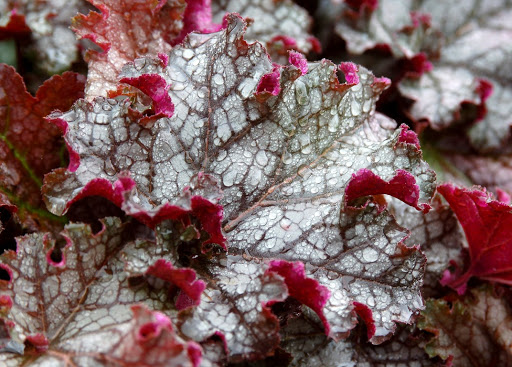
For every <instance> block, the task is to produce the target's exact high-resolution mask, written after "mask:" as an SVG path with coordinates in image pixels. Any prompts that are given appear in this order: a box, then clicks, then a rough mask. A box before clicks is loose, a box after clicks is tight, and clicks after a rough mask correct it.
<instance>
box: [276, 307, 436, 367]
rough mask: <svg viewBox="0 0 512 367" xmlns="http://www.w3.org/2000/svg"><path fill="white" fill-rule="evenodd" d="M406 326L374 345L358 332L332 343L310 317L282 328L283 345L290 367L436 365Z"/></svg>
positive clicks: (417, 338) (400, 366)
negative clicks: (290, 360)
mask: <svg viewBox="0 0 512 367" xmlns="http://www.w3.org/2000/svg"><path fill="white" fill-rule="evenodd" d="M412 331H413V330H412V329H411V328H410V327H404V326H402V327H400V329H399V330H398V331H397V332H396V334H395V335H394V336H393V338H392V339H390V340H388V341H386V342H385V343H383V344H381V345H378V346H375V345H372V344H370V343H368V342H367V341H366V340H365V338H364V336H363V335H360V334H362V333H361V332H359V333H354V335H351V336H350V338H348V339H346V340H342V341H339V342H334V341H332V340H329V339H328V338H326V337H325V335H323V333H322V328H321V327H320V325H319V324H318V322H317V320H314V318H311V317H305V318H302V317H301V318H299V319H296V320H292V321H291V322H290V323H289V324H288V325H287V326H286V327H285V328H284V329H283V331H282V340H283V341H282V345H283V348H284V349H285V350H286V351H287V352H288V353H290V354H291V355H292V356H293V361H292V362H291V364H290V366H294V367H300V366H304V367H309V366H325V367H338V366H344V365H347V366H376V367H377V366H378V367H406V366H407V367H408V366H410V367H414V366H437V365H438V364H437V363H436V362H435V361H434V360H431V359H429V357H428V355H427V354H426V353H425V351H424V350H423V348H421V346H420V343H421V342H423V341H424V340H422V339H421V338H419V337H415V336H414V335H412Z"/></svg>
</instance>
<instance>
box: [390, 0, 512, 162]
mask: <svg viewBox="0 0 512 367" xmlns="http://www.w3.org/2000/svg"><path fill="white" fill-rule="evenodd" d="M421 8H422V9H423V10H425V11H427V12H429V13H431V14H432V23H433V25H435V26H439V27H440V28H441V29H442V31H443V33H444V38H445V45H444V48H443V50H442V53H441V57H440V58H439V60H438V61H436V62H434V69H433V70H432V72H429V73H425V74H423V75H422V76H421V77H420V78H419V79H418V80H413V79H410V80H407V81H403V82H402V83H401V84H400V86H399V88H400V90H401V92H402V93H404V94H405V95H406V96H408V97H410V98H412V99H414V100H415V104H414V106H413V107H412V110H411V113H412V115H413V116H414V118H416V119H422V118H426V119H428V120H429V121H430V122H431V126H433V127H434V128H436V129H441V128H444V127H446V126H448V125H450V124H451V123H452V122H453V121H454V120H457V116H456V115H455V114H457V113H458V110H459V109H460V104H461V103H463V102H470V103H473V104H475V105H482V108H485V110H484V111H486V113H485V112H484V113H482V112H481V113H479V115H477V116H476V117H477V123H476V124H475V125H474V126H473V127H472V128H471V129H470V131H469V137H470V140H471V142H472V144H473V145H474V146H475V147H476V148H477V149H478V150H480V151H484V152H486V151H495V152H497V151H499V150H500V149H501V148H502V147H504V146H505V145H506V144H507V142H508V139H509V137H510V132H509V128H510V125H511V122H512V121H511V120H510V118H509V116H510V112H511V110H510V108H509V104H508V103H506V102H505V101H507V100H509V99H510V96H511V95H512V91H511V90H510V78H509V76H510V70H509V69H508V65H511V62H510V60H511V58H512V51H511V50H512V44H511V41H510V40H511V37H510V36H511V34H512V28H511V26H510V22H508V21H507V20H508V19H509V18H510V16H511V13H512V3H511V2H510V1H509V0H503V1H499V2H498V3H495V2H491V1H483V2H472V3H470V4H466V5H464V6H453V4H448V3H442V4H441V3H439V2H434V1H426V2H423V4H422V5H421ZM503 65H505V66H503Z"/></svg>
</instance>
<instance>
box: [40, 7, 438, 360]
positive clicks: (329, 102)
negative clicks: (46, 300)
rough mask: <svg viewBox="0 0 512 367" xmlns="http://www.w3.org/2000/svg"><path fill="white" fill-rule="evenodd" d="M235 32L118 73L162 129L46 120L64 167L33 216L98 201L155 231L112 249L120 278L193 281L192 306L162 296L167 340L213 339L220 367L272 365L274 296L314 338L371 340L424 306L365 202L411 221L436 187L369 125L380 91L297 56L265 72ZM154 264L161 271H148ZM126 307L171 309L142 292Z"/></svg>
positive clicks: (361, 75)
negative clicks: (407, 210) (361, 330)
mask: <svg viewBox="0 0 512 367" xmlns="http://www.w3.org/2000/svg"><path fill="white" fill-rule="evenodd" d="M244 32H245V23H244V22H243V20H242V19H241V18H240V17H239V16H237V15H229V16H228V17H227V18H226V28H225V29H224V30H222V31H220V32H217V33H211V34H194V33H192V34H190V35H189V36H188V37H187V38H185V40H184V42H183V43H182V44H181V45H177V46H175V47H174V48H173V49H172V50H171V51H170V52H169V53H168V54H167V57H166V59H168V62H167V63H165V65H164V64H163V63H162V62H161V58H159V59H152V58H149V57H147V58H142V59H138V60H136V61H135V62H134V63H133V64H130V65H127V66H125V67H124V69H123V72H122V77H123V79H122V80H123V81H126V80H129V81H130V82H134V83H138V85H140V86H142V88H141V90H144V89H143V88H144V86H143V85H144V81H146V80H151V76H152V75H157V76H159V78H160V79H161V80H165V82H166V84H167V86H166V88H167V89H168V95H169V96H170V99H171V100H172V103H173V104H174V112H172V116H169V117H161V116H157V115H155V116H148V115H144V114H142V113H141V112H139V111H137V110H136V109H134V108H132V106H131V104H130V100H127V99H124V100H123V99H122V98H118V99H105V98H97V99H95V100H94V101H92V102H87V101H84V100H81V101H78V102H77V103H76V104H75V105H74V106H73V108H72V109H71V110H70V111H68V112H66V113H55V114H52V116H51V121H53V122H54V123H55V124H57V125H58V126H60V127H61V129H62V130H63V131H64V134H65V140H66V142H67V144H68V147H69V149H70V157H71V162H70V165H69V167H68V169H67V170H64V169H60V170H56V171H54V172H53V173H52V174H50V175H47V176H46V179H45V187H44V193H45V198H46V200H47V204H48V206H49V208H50V209H51V210H52V211H53V212H54V213H58V214H62V213H64V212H66V210H68V208H69V207H70V205H72V203H73V202H75V201H76V200H77V199H79V198H82V197H86V196H89V195H101V196H104V197H106V198H108V199H110V200H112V201H113V202H114V203H116V204H117V205H119V206H120V207H121V208H123V210H125V212H126V213H127V214H130V215H133V216H135V217H136V218H138V219H139V220H141V221H143V222H144V223H146V224H148V225H149V226H150V227H152V228H155V230H156V233H157V236H156V239H155V241H149V242H147V244H140V243H139V244H138V245H137V243H136V244H134V245H131V247H127V248H126V249H125V252H124V253H125V254H126V256H128V258H126V259H125V260H123V261H124V263H125V265H123V269H125V267H126V269H128V270H127V271H129V272H130V274H131V277H132V278H134V279H140V278H142V279H149V283H150V284H152V287H153V288H154V286H155V284H156V285H158V284H160V287H157V289H160V291H159V292H162V290H161V289H162V288H161V285H162V284H168V283H169V281H170V279H173V275H172V274H174V272H175V270H176V269H179V268H182V267H190V268H191V269H193V270H194V271H195V273H196V275H197V278H198V280H197V281H201V282H203V283H204V284H205V289H204V292H203V294H202V296H201V300H200V302H198V301H197V298H198V296H197V293H194V292H191V291H190V290H188V291H184V289H181V288H180V287H179V286H178V285H177V284H174V285H170V286H169V287H168V289H171V290H170V291H169V292H171V293H173V292H178V295H177V298H176V300H175V302H171V304H174V306H173V307H175V308H177V309H181V310H182V311H180V313H179V315H178V320H179V323H178V325H179V328H180V330H181V332H182V333H183V335H185V336H187V337H189V338H191V339H193V340H195V341H197V342H202V343H205V342H207V340H208V339H209V338H210V337H212V336H220V337H221V338H223V340H224V341H225V343H226V346H227V350H228V351H229V359H230V360H231V361H240V360H242V359H244V358H261V357H263V356H265V355H269V354H272V353H273V351H274V349H275V348H276V346H277V343H278V341H279V335H278V326H279V324H278V320H277V319H276V317H275V316H273V315H272V313H271V312H270V308H269V307H270V305H272V304H274V303H275V302H279V301H283V300H284V299H286V297H287V296H288V295H290V296H292V297H294V298H296V299H297V300H299V301H300V302H302V303H304V304H305V305H307V306H308V307H310V308H311V309H312V310H314V311H315V312H316V313H317V314H318V316H319V317H320V319H321V320H322V322H323V325H324V328H325V333H326V334H328V335H329V336H331V337H333V338H336V339H338V338H340V337H343V336H345V335H347V334H348V333H349V331H350V330H351V329H352V328H353V327H354V325H355V324H356V322H357V315H360V316H361V317H362V319H363V320H364V321H365V323H366V324H367V326H368V330H369V331H370V332H369V337H370V338H371V341H372V342H374V343H378V342H381V341H383V340H385V339H386V338H388V337H389V336H390V334H391V333H392V332H393V331H394V329H395V322H397V321H399V322H410V319H411V316H412V315H413V314H414V313H416V312H417V311H418V310H420V309H421V308H422V307H423V300H422V298H421V295H420V292H419V288H420V286H421V283H422V274H423V267H424V262H425V260H424V257H423V255H422V254H421V253H420V252H419V251H418V249H417V248H408V247H406V246H405V245H404V244H403V241H404V239H405V238H406V236H407V232H406V230H405V229H403V228H401V227H400V226H398V225H397V224H396V222H395V221H394V219H393V217H392V216H391V215H390V214H389V213H388V212H387V210H385V205H382V201H381V200H380V199H379V195H380V194H392V195H395V196H397V197H398V198H399V199H401V200H403V201H404V202H406V203H408V204H409V205H411V206H413V207H415V208H417V209H421V210H425V211H426V210H428V207H429V206H428V201H429V199H430V197H431V195H432V193H433V191H434V188H435V175H434V173H433V172H432V171H431V170H430V169H429V167H428V165H427V164H426V163H424V162H423V161H422V157H421V152H420V150H419V145H418V143H417V139H416V137H415V135H414V133H412V132H410V131H408V130H407V127H405V126H402V127H400V129H398V130H396V131H394V127H395V123H394V122H393V121H391V120H389V119H388V118H386V117H384V116H382V115H380V114H377V113H375V102H376V100H377V98H378V97H379V95H380V93H381V92H382V90H384V89H385V88H386V87H387V86H388V85H389V80H387V79H385V78H375V77H374V76H373V75H372V74H371V73H370V72H369V71H367V70H366V69H364V68H362V67H358V66H356V65H354V64H351V63H342V64H341V65H340V66H336V65H334V64H332V63H331V62H329V61H326V60H323V61H321V62H317V63H310V64H307V63H306V62H305V60H304V59H303V58H302V57H300V56H298V55H297V54H292V55H291V56H290V61H291V65H289V66H285V67H281V66H276V65H273V64H272V62H271V60H270V59H269V57H268V55H267V53H266V50H265V49H264V48H263V46H262V45H261V44H259V43H254V44H248V43H247V42H246V41H245V40H244V39H243V34H244ZM338 70H341V71H342V72H343V73H344V74H345V79H346V80H347V83H343V84H342V83H340V82H339V80H338V78H337V72H338ZM150 97H152V98H153V100H154V103H157V102H158V101H156V98H155V96H154V95H150ZM216 182H218V185H219V186H220V189H221V190H222V192H223V196H222V195H221V193H220V191H219V190H218V189H217V188H216V185H217V184H216ZM397 188H401V190H398V189H397ZM361 195H364V196H372V195H373V196H374V197H375V200H373V199H371V198H363V199H361V198H360V196H361ZM222 209H223V210H224V218H225V219H224V221H223V222H222V223H223V232H221V229H220V223H221V219H222ZM176 223H179V226H177V224H176ZM176 226H177V227H176ZM223 233H225V237H226V239H224V237H223ZM226 240H227V241H226ZM226 243H227V248H228V251H229V253H228V255H225V254H224V255H223V254H222V253H223V251H224V250H223V248H224V249H225V247H226ZM215 244H217V245H220V246H215ZM218 252H220V255H215V254H217V253H218ZM158 258H160V259H164V260H165V261H166V263H165V264H168V265H165V266H162V263H160V265H159V267H160V269H164V268H166V269H167V270H165V271H168V272H170V274H168V275H165V276H155V274H157V273H158V272H155V271H153V270H154V269H153V270H148V269H150V267H151V266H152V265H153V264H154V262H155V261H156V260H157V259H158ZM130 259H131V260H130ZM169 264H170V265H169ZM113 273H114V274H116V273H115V272H113ZM183 274H184V273H183ZM119 276H120V275H119ZM155 278H157V281H156V282H155ZM188 279H189V280H193V279H195V278H188ZM162 282H163V283H162ZM301 283H302V284H303V285H304V288H305V289H302V288H301V287H300V285H299V284H301ZM176 286H178V289H177V288H176ZM182 287H183V288H188V287H189V286H185V285H183V286H182ZM191 287H192V286H191ZM164 288H165V287H164ZM144 289H147V288H144ZM148 292H149V293H148ZM157 293H158V292H157ZM89 294H91V290H90V291H89ZM136 294H138V295H139V296H140V297H146V298H142V299H147V301H146V302H149V303H150V306H152V307H156V308H157V309H162V308H165V309H168V308H169V307H170V306H169V305H168V303H169V301H168V300H167V301H164V302H163V303H162V300H161V296H160V298H159V297H155V296H151V292H150V291H148V290H146V293H144V292H141V293H136ZM148 294H150V295H149V296H148ZM173 294H174V293H173ZM187 297H188V298H187ZM164 298H165V297H164ZM169 312H170V311H169ZM124 314H128V313H127V312H125V313H124Z"/></svg>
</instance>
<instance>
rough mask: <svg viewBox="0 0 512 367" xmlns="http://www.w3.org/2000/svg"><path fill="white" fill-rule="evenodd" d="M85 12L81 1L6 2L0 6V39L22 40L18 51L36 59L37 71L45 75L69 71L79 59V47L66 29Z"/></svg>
mask: <svg viewBox="0 0 512 367" xmlns="http://www.w3.org/2000/svg"><path fill="white" fill-rule="evenodd" d="M83 8H84V6H83V4H82V1H81V0H69V1H65V2H62V1H59V0H47V1H44V2H39V1H35V2H34V1H30V0H16V1H14V0H6V1H2V4H0V24H2V26H0V39H6V38H15V39H20V40H22V39H23V37H26V36H27V34H30V42H28V45H27V42H26V38H25V40H24V42H21V43H20V47H21V50H22V51H23V53H25V54H26V55H30V57H31V58H34V56H35V58H36V63H35V65H37V68H38V69H39V70H42V71H44V72H46V73H47V74H48V75H52V74H55V73H60V72H62V71H64V70H66V69H69V67H70V66H71V64H72V63H73V62H75V61H77V59H78V44H77V42H76V39H75V36H74V34H73V32H72V31H71V30H70V29H69V25H70V24H71V21H70V19H71V17H72V16H73V15H75V14H76V12H77V11H79V10H82V9H83Z"/></svg>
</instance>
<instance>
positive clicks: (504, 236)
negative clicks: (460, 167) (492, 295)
mask: <svg viewBox="0 0 512 367" xmlns="http://www.w3.org/2000/svg"><path fill="white" fill-rule="evenodd" d="M438 191H439V193H440V194H441V195H443V197H444V198H445V199H446V201H447V202H448V204H449V205H450V207H451V209H452V210H453V211H454V213H455V214H456V215H457V219H458V220H459V222H460V224H461V225H462V228H463V229H464V232H465V234H466V238H467V241H468V245H469V254H470V260H471V263H470V265H469V267H468V268H467V269H465V270H464V273H463V274H462V275H460V276H459V275H450V274H449V273H446V274H445V277H444V279H443V283H444V284H445V285H448V286H450V287H452V288H454V289H455V290H457V291H458V292H459V294H462V293H464V291H465V290H466V283H467V281H468V280H469V278H471V277H472V276H477V277H480V278H483V279H487V280H491V281H496V282H501V283H505V284H512V271H511V268H510V264H511V263H512V248H511V246H512V242H511V238H512V236H511V233H510V231H511V228H512V210H511V207H510V206H509V205H508V204H506V203H502V202H500V201H496V200H492V198H491V197H490V195H489V194H488V193H486V192H485V191H481V190H479V189H474V190H469V189H462V188H458V187H455V186H453V185H451V184H443V185H441V186H439V187H438Z"/></svg>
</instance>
